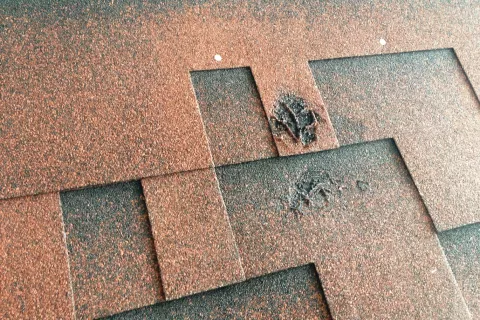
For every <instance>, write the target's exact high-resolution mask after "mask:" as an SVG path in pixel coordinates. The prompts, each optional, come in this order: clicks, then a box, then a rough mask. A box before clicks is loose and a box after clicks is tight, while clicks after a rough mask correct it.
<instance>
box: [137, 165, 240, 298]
mask: <svg viewBox="0 0 480 320" xmlns="http://www.w3.org/2000/svg"><path fill="white" fill-rule="evenodd" d="M142 185H143V188H144V191H145V198H146V203H147V208H148V214H149V216H150V221H151V223H152V230H153V237H154V239H155V247H156V250H157V256H158V260H159V264H160V272H161V275H162V283H163V287H164V291H165V296H166V298H167V299H168V300H170V299H174V298H179V297H183V296H186V295H189V294H193V293H197V292H201V291H205V290H210V289H214V288H217V287H221V286H225V285H228V284H231V283H235V282H239V281H242V280H245V276H244V273H243V269H242V265H241V262H240V257H239V255H238V250H237V246H236V243H235V239H234V237H233V233H232V229H231V227H230V222H229V220H228V217H227V215H226V212H225V206H224V204H223V199H222V196H221V194H220V190H219V188H218V181H217V179H216V177H215V172H214V171H213V169H205V170H197V171H190V172H182V173H176V174H171V175H166V176H161V177H153V178H148V179H144V180H142Z"/></svg>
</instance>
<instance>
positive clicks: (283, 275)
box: [110, 265, 332, 320]
mask: <svg viewBox="0 0 480 320" xmlns="http://www.w3.org/2000/svg"><path fill="white" fill-rule="evenodd" d="M110 319H119V320H123V319H125V320H127V319H145V320H149V319H156V320H160V319H219V320H220V319H222V320H223V319H285V320H287V319H318V320H331V319H332V318H331V316H330V313H329V311H328V306H327V304H326V302H325V297H324V296H323V293H322V288H321V285H320V283H319V281H318V276H317V273H316V271H315V267H314V266H313V265H307V266H302V267H298V268H294V269H289V270H283V271H281V272H278V273H275V274H268V275H264V276H262V277H259V278H255V279H250V280H248V281H245V282H242V283H238V284H235V285H232V286H229V287H225V288H220V289H217V290H214V291H208V292H204V293H201V294H197V295H194V296H190V297H186V298H183V299H179V300H175V301H168V302H165V303H160V304H157V305H154V306H151V307H146V308H143V309H138V310H134V311H131V312H126V313H123V314H119V315H117V316H114V317H111V318H110Z"/></svg>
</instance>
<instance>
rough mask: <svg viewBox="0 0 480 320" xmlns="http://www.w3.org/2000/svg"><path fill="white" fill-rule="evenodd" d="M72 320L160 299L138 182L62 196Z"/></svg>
mask: <svg viewBox="0 0 480 320" xmlns="http://www.w3.org/2000/svg"><path fill="white" fill-rule="evenodd" d="M61 205H62V210H63V219H64V222H65V230H66V233H67V245H68V251H69V258H70V272H71V281H72V287H73V296H74V298H75V311H76V316H77V319H92V318H98V317H101V316H107V315H112V314H115V313H119V312H122V311H125V310H130V309H134V308H139V307H143V306H145V305H148V304H153V303H156V302H159V301H161V300H164V297H163V293H162V284H161V281H160V275H159V270H158V263H157V257H156V255H155V247H154V244H153V237H152V231H151V227H150V223H149V220H148V214H147V211H146V207H145V201H144V199H143V194H142V187H141V185H140V183H139V182H127V183H119V184H114V185H109V186H103V187H96V188H89V189H82V190H75V191H68V192H64V193H62V194H61Z"/></svg>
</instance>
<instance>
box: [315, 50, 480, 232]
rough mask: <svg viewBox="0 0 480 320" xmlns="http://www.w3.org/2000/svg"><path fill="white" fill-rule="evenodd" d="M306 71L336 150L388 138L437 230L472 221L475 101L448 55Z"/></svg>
mask: <svg viewBox="0 0 480 320" xmlns="http://www.w3.org/2000/svg"><path fill="white" fill-rule="evenodd" d="M311 67H312V72H313V74H314V76H315V79H316V80H317V84H318V86H319V89H320V91H321V92H322V93H323V96H324V99H325V101H326V102H327V104H328V106H329V113H330V116H331V118H332V122H333V126H334V128H335V130H336V133H337V137H338V139H339V141H340V143H341V144H342V145H346V144H352V143H358V142H364V141H372V140H377V139H382V138H389V137H394V138H395V141H396V142H397V144H398V147H399V149H400V152H401V154H402V156H403V157H404V159H405V162H406V164H407V167H408V169H409V171H410V173H411V174H412V176H413V179H414V181H415V184H416V186H417V187H418V190H419V192H420V194H421V195H422V199H423V200H424V201H425V204H426V206H427V208H428V212H429V214H430V215H431V216H432V218H433V221H434V223H435V226H436V227H437V229H439V230H446V229H450V228H454V227H457V226H461V225H465V224H470V223H475V222H479V221H480V210H479V209H478V208H479V204H480V192H478V190H480V170H478V168H480V152H479V150H478V148H479V146H480V103H479V101H478V99H477V98H476V96H475V93H474V92H473V90H472V89H471V87H470V85H469V82H468V79H467V78H466V77H465V74H464V72H463V70H462V67H461V65H460V64H459V62H458V60H457V58H456V56H455V53H454V52H453V51H452V50H448V49H445V50H434V51H422V52H410V53H401V54H392V55H381V56H370V57H358V58H348V59H334V60H324V61H315V62H312V63H311Z"/></svg>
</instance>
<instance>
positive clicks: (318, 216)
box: [217, 140, 470, 319]
mask: <svg viewBox="0 0 480 320" xmlns="http://www.w3.org/2000/svg"><path fill="white" fill-rule="evenodd" d="M217 175H218V179H219V183H220V188H221V190H222V193H223V195H224V199H225V205H226V207H227V212H228V214H229V217H230V221H231V224H232V228H233V231H234V234H235V238H236V240H237V242H238V247H239V251H240V256H241V258H242V262H243V268H244V270H245V274H246V276H247V277H254V276H258V275H261V274H264V273H268V272H273V271H276V270H281V269H285V268H288V267H292V266H296V265H299V264H304V263H307V262H315V263H316V267H317V270H318V272H319V276H320V278H321V280H322V284H323V287H324V290H325V295H326V298H327V301H328V303H329V306H330V310H331V311H332V316H333V317H334V318H336V319H358V318H367V319H370V318H381V319H412V318H413V319H470V317H469V312H468V309H467V307H466V305H465V302H464V301H463V298H462V295H461V292H460V291H459V289H458V287H457V284H456V282H455V280H454V278H453V275H452V274H451V271H450V268H449V266H448V264H447V261H446V260H445V257H444V255H443V253H442V250H441V247H440V246H439V242H438V239H437V236H436V233H435V231H434V228H433V225H432V223H431V220H430V218H429V216H428V214H427V212H426V210H425V207H424V205H423V203H422V201H421V198H420V197H419V195H418V192H417V189H416V188H415V185H414V184H413V181H412V180H411V178H410V176H409V173H408V171H407V169H406V167H405V165H404V163H403V161H402V158H401V156H400V154H399V152H398V150H397V148H396V146H395V144H394V143H393V140H382V141H377V142H371V143H366V144H358V145H352V146H348V147H342V148H340V149H336V150H332V151H324V152H319V153H311V154H306V155H301V156H294V157H283V158H274V159H266V160H260V161H256V162H250V163H244V164H239V165H233V166H227V167H221V168H217ZM308 177H310V179H306V178H308ZM246 186H248V187H246ZM298 194H300V195H302V197H301V199H302V200H301V201H302V206H300V209H301V210H300V212H299V210H296V209H298V208H299V205H298V202H296V201H295V200H296V199H297V198H296V197H297V196H298ZM433 293H434V294H433Z"/></svg>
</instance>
